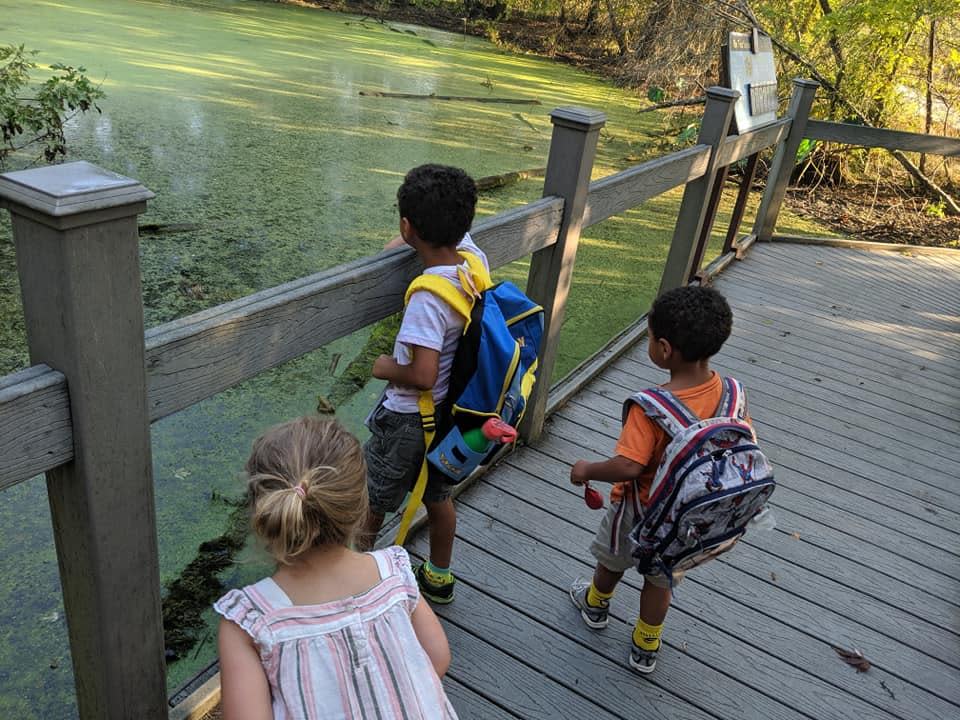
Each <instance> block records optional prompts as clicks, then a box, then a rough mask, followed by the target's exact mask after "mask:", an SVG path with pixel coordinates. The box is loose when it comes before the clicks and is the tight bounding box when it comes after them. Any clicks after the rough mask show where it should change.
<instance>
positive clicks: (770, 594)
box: [470, 472, 960, 705]
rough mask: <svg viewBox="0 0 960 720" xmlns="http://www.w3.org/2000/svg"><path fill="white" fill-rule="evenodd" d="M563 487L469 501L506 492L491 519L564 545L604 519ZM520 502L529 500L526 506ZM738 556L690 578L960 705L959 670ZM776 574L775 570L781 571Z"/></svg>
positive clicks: (506, 488) (515, 487) (511, 486)
mask: <svg viewBox="0 0 960 720" xmlns="http://www.w3.org/2000/svg"><path fill="white" fill-rule="evenodd" d="M558 482H560V481H558V480H557V479H556V478H551V479H548V480H542V481H541V483H540V484H539V485H537V486H531V485H530V484H529V483H523V482H517V481H511V480H510V479H509V478H508V477H507V473H506V472H498V473H496V474H494V475H493V476H491V477H490V479H489V480H488V481H487V482H485V483H484V487H482V488H478V489H477V490H476V491H475V493H471V496H470V497H471V500H470V502H471V504H473V503H475V502H476V501H475V500H474V499H473V498H475V497H476V496H479V495H480V493H481V490H482V491H484V493H485V494H484V495H483V497H488V496H492V493H491V492H490V491H489V490H488V488H495V489H498V490H500V491H501V492H503V493H505V496H503V497H500V498H497V499H496V501H495V502H491V504H490V506H489V508H488V509H489V512H490V514H492V515H494V516H495V517H499V518H506V517H509V516H512V515H513V513H520V517H522V521H521V520H520V519H519V518H518V522H522V525H521V527H526V528H529V529H530V530H531V531H534V532H537V535H538V537H540V538H541V539H546V538H549V537H550V536H551V535H555V536H556V537H555V539H551V540H550V542H560V538H561V537H564V538H565V537H567V536H568V535H569V534H570V533H571V532H572V531H571V530H570V529H569V528H567V526H566V523H573V524H576V525H578V526H580V527H581V529H583V530H586V531H588V532H589V531H590V530H595V526H596V524H597V523H598V522H599V516H598V515H596V514H591V511H589V510H588V509H587V508H586V506H585V505H584V504H583V501H582V498H580V497H578V496H577V495H576V494H575V493H573V492H572V490H573V489H572V488H570V486H569V485H567V486H566V487H560V486H559V485H558V484H555V483H558ZM518 500H519V501H526V504H524V502H518ZM535 502H536V503H539V504H540V505H542V506H543V507H544V508H547V507H549V508H551V509H553V510H554V512H556V515H551V517H550V518H542V519H539V520H538V518H540V517H541V516H540V513H541V512H545V511H540V510H539V508H538V507H537V506H536V505H534V503H535ZM473 506H474V507H476V505H473ZM511 506H516V508H514V507H511ZM498 513H499V514H498ZM504 521H505V522H506V520H504ZM550 526H552V527H553V530H552V531H548V530H547V528H548V527H550ZM588 545H589V543H586V544H584V545H583V548H582V549H581V550H580V551H579V553H580V554H579V555H577V556H578V557H583V558H584V559H587V558H589V552H588ZM739 554H740V553H739V552H731V553H729V554H728V555H727V556H726V557H727V558H729V562H715V563H707V564H706V565H704V566H701V567H699V568H697V569H696V571H695V572H691V573H690V580H691V582H692V581H694V580H696V581H700V579H701V578H703V582H704V583H705V584H709V585H710V586H711V587H713V588H715V589H718V590H720V591H721V592H722V593H723V594H728V592H729V590H730V589H731V588H733V587H736V588H738V589H739V590H741V591H742V592H744V593H749V595H750V596H751V597H752V598H753V600H752V602H753V603H754V605H753V606H754V607H755V608H766V609H767V611H769V612H775V613H779V614H780V615H782V616H783V617H784V619H783V621H784V622H787V623H794V624H795V627H798V628H799V629H803V630H806V629H814V630H815V631H816V632H822V633H824V635H825V636H826V637H829V638H831V640H832V641H833V642H834V643H836V644H839V645H842V646H844V647H859V648H860V649H862V650H863V651H864V652H865V653H867V656H868V657H869V658H870V659H871V662H874V663H875V664H877V665H878V666H880V667H884V668H885V669H887V670H889V671H890V672H891V673H893V674H895V675H897V676H899V677H900V678H901V679H903V680H905V681H907V682H913V683H915V684H917V685H918V687H920V688H921V689H924V690H927V691H928V692H931V693H933V694H936V695H937V696H939V697H941V698H943V699H945V700H947V701H948V702H952V703H955V704H958V705H960V683H958V682H957V679H958V678H960V672H958V670H957V669H956V668H955V667H952V666H951V665H948V664H945V663H944V662H942V661H941V660H938V659H937V658H934V657H932V656H931V655H929V654H927V653H925V652H922V651H919V650H917V649H915V648H913V647H910V646H906V645H904V644H902V643H901V642H899V641H898V640H896V639H894V638H891V637H889V636H888V635H885V634H884V633H881V632H878V631H876V630H875V629H874V628H872V627H871V626H870V624H869V623H868V622H858V621H856V620H852V619H850V618H848V617H846V616H844V615H843V614H841V613H839V612H835V611H833V610H831V609H829V608H826V607H823V606H822V605H820V604H818V603H817V602H816V600H818V599H819V598H818V597H814V598H812V599H809V598H806V597H803V596H800V595H796V594H793V593H789V592H787V591H786V590H784V589H783V588H781V587H778V586H777V585H776V584H775V583H773V582H772V581H771V579H770V577H769V572H770V571H769V570H768V571H766V576H765V578H761V577H756V576H754V575H753V574H751V572H749V570H746V569H743V568H741V567H740V566H739V565H738V564H737V563H738V555H739ZM773 569H774V571H776V566H774V568H773ZM734 571H735V572H734ZM708 575H709V579H708ZM678 595H679V593H678ZM775 616H776V615H775Z"/></svg>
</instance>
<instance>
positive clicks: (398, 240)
mask: <svg viewBox="0 0 960 720" xmlns="http://www.w3.org/2000/svg"><path fill="white" fill-rule="evenodd" d="M405 244H406V242H404V239H403V235H397V236H396V237H395V238H393V239H392V240H391V241H390V242H388V243H387V244H386V245H384V246H383V249H384V250H393V249H394V248H398V247H403V246H404V245H405Z"/></svg>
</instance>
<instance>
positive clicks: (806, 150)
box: [797, 138, 817, 165]
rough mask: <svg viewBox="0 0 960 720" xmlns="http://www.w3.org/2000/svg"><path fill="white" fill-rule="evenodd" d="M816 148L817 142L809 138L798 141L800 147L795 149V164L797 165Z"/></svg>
mask: <svg viewBox="0 0 960 720" xmlns="http://www.w3.org/2000/svg"><path fill="white" fill-rule="evenodd" d="M816 148H817V141H816V140H811V139H810V138H804V139H803V140H801V141H800V147H798V148H797V164H798V165H799V164H800V163H802V162H803V161H804V160H806V159H807V158H808V157H810V155H811V153H813V151H814V150H815V149H816Z"/></svg>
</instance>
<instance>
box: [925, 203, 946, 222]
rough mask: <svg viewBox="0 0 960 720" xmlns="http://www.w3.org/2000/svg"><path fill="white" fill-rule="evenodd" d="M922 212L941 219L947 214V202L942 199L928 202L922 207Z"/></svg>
mask: <svg viewBox="0 0 960 720" xmlns="http://www.w3.org/2000/svg"><path fill="white" fill-rule="evenodd" d="M923 212H924V213H925V214H927V215H929V216H930V217H934V218H938V219H940V220H943V219H944V218H945V217H946V216H947V204H946V203H945V202H944V201H943V200H941V201H940V202H935V203H930V204H929V205H927V206H926V207H925V208H924V210H923Z"/></svg>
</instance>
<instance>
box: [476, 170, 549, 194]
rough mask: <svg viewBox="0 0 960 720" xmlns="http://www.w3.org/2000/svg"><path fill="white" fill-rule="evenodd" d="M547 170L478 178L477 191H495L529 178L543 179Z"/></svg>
mask: <svg viewBox="0 0 960 720" xmlns="http://www.w3.org/2000/svg"><path fill="white" fill-rule="evenodd" d="M546 173H547V169H546V168H530V169H529V170H515V171H514V172H508V173H503V174H502V175H488V176H486V177H482V178H477V179H476V180H475V181H474V182H476V184H477V190H495V189H496V188H502V187H504V186H505V185H512V184H513V183H517V182H520V181H521V180H527V179H528V178H534V177H543V176H544V175H546Z"/></svg>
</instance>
